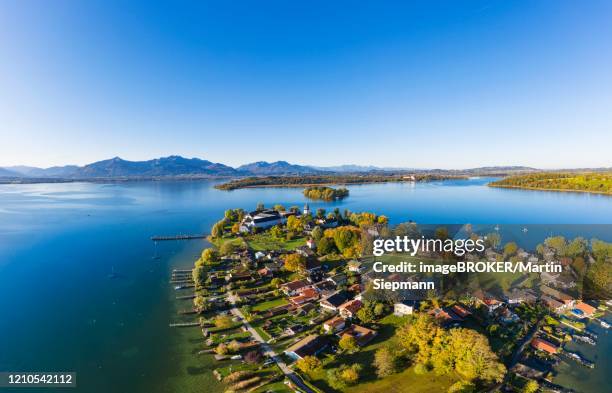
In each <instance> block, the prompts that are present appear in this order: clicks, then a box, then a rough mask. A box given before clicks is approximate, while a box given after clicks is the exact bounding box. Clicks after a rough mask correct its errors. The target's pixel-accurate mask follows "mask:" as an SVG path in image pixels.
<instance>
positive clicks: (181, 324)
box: [168, 322, 200, 327]
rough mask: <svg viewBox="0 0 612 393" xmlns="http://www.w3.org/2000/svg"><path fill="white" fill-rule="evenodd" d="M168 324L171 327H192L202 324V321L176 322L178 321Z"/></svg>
mask: <svg viewBox="0 0 612 393" xmlns="http://www.w3.org/2000/svg"><path fill="white" fill-rule="evenodd" d="M168 326H170V327H192V326H200V322H176V323H171V324H169V325H168Z"/></svg>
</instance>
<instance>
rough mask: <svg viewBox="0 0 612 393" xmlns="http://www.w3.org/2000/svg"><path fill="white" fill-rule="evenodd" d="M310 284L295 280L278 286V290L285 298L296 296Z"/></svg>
mask: <svg viewBox="0 0 612 393" xmlns="http://www.w3.org/2000/svg"><path fill="white" fill-rule="evenodd" d="M309 286H310V283H309V282H308V281H306V280H295V281H291V282H288V283H285V284H282V285H281V286H280V290H281V291H282V292H283V293H284V294H285V295H287V296H296V295H298V294H299V292H300V290H301V289H302V288H305V287H309Z"/></svg>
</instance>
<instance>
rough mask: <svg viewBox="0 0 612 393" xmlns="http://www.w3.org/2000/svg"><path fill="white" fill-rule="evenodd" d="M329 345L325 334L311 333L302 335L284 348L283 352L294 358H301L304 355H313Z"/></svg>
mask: <svg viewBox="0 0 612 393" xmlns="http://www.w3.org/2000/svg"><path fill="white" fill-rule="evenodd" d="M328 345H329V341H328V339H327V337H325V336H318V335H316V334H311V335H309V336H306V337H304V338H303V339H301V340H300V341H298V342H296V343H295V344H293V345H292V346H290V347H289V348H287V349H286V350H285V354H286V355H287V356H289V357H290V358H292V359H294V360H300V359H303V358H304V357H305V356H315V355H317V354H318V353H320V352H321V351H323V350H324V349H325V348H327V346H328Z"/></svg>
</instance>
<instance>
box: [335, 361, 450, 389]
mask: <svg viewBox="0 0 612 393" xmlns="http://www.w3.org/2000/svg"><path fill="white" fill-rule="evenodd" d="M456 381H457V379H455V378H452V377H450V376H439V375H435V374H433V373H427V374H424V375H417V374H415V373H414V370H413V368H412V367H410V368H408V369H406V370H405V371H403V372H401V373H398V374H393V375H391V376H388V377H386V378H383V379H377V380H375V381H372V382H366V383H360V384H358V385H356V386H352V387H350V388H348V389H346V390H345V392H346V393H379V392H385V393H440V392H446V391H447V390H448V388H449V387H450V386H451V385H452V384H453V383H455V382H456Z"/></svg>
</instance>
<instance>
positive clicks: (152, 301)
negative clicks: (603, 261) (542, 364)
mask: <svg viewBox="0 0 612 393" xmlns="http://www.w3.org/2000/svg"><path fill="white" fill-rule="evenodd" d="M490 180H491V179H471V180H469V181H446V182H434V183H426V184H416V185H410V184H378V185H362V186H351V187H349V189H350V196H349V197H348V198H347V199H346V200H345V201H342V202H336V203H312V202H309V203H310V205H311V207H312V208H314V209H316V208H318V207H324V208H326V209H327V210H328V211H329V210H333V208H335V207H339V208H340V209H341V210H344V209H345V208H348V209H350V210H353V211H362V210H369V211H374V212H376V213H378V214H385V215H387V216H389V218H390V219H391V222H392V223H398V222H402V221H407V220H414V221H416V222H420V223H468V222H469V223H474V224H478V223H480V224H500V225H504V224H612V198H610V197H606V196H601V195H588V194H578V193H555V192H539V191H521V190H508V189H499V188H488V187H487V186H486V183H487V182H488V181H490ZM213 185H214V183H213V182H204V181H203V182H139V183H137V182H134V183H123V184H93V183H67V184H33V185H0V310H1V312H2V314H1V316H0V338H1V341H0V370H3V371H9V370H10V371H76V372H77V374H78V376H77V383H78V387H77V389H65V391H68V392H77V391H78V392H111V391H116V392H168V391H179V390H178V388H177V386H180V391H181V392H183V391H185V392H186V391H207V392H215V391H218V390H219V389H220V387H219V386H218V385H217V384H216V383H215V382H214V380H213V379H212V378H211V377H210V372H209V368H210V367H211V365H210V363H206V361H204V360H202V364H200V365H198V359H197V358H196V357H195V356H196V355H191V352H192V351H193V350H194V349H195V348H197V344H198V342H197V341H195V339H192V338H190V339H189V340H191V341H190V342H189V344H190V347H187V348H184V347H180V345H181V344H180V339H181V337H182V335H184V334H185V333H183V332H177V329H174V330H173V329H170V328H168V323H169V322H171V321H172V320H173V319H175V317H176V313H175V310H176V307H177V306H176V304H175V303H176V302H175V301H174V297H175V296H176V293H175V292H174V291H173V290H172V288H171V286H170V284H169V283H168V278H169V272H170V271H171V270H172V269H173V268H175V267H183V268H188V267H190V266H191V265H192V264H193V261H194V259H195V256H196V255H197V254H199V252H200V251H201V249H202V248H203V247H205V246H206V243H205V242H204V241H201V240H198V241H181V242H162V243H159V244H158V245H157V246H154V244H153V242H151V241H150V240H149V238H150V236H152V235H160V234H177V233H205V232H208V230H209V228H210V227H211V225H212V224H213V222H215V221H216V220H218V219H219V218H220V217H221V216H222V214H223V212H224V210H226V209H228V208H235V207H242V208H244V209H253V208H254V207H255V206H256V204H257V203H258V202H263V203H265V204H266V205H268V206H271V205H273V204H276V203H281V204H283V205H285V206H287V207H289V206H292V205H299V206H303V204H304V203H305V202H306V201H305V199H304V197H303V196H302V193H301V189H292V188H268V189H245V190H235V191H231V192H225V191H218V190H215V189H214V188H213ZM608 235H609V234H608ZM608 240H612V239H608ZM154 256H156V257H159V258H153V257H154ZM609 336H610V334H606V333H604V332H603V331H602V332H601V337H600V342H599V345H598V346H597V347H596V348H592V349H590V348H589V350H592V351H593V353H592V356H590V358H591V359H592V360H596V361H597V368H596V369H595V370H585V369H577V371H575V372H568V373H567V374H566V375H564V376H563V383H564V384H567V385H572V387H575V388H576V389H578V390H579V391H583V392H599V391H601V388H602V387H604V386H607V381H609V379H608V376H609V375H610V374H611V373H612V368H611V366H610V365H611V364H612V362H609V361H598V360H603V359H606V360H608V359H609V356H610V355H609V354H610V351H611V350H612V340H610V337H609ZM177 348H182V349H180V350H179V349H177ZM584 350H585V351H586V350H587V349H584ZM585 354H587V355H588V353H586V352H585ZM187 356H189V357H190V361H191V362H192V364H191V365H189V366H185V364H184V363H183V360H184V359H185V358H186V357H187ZM607 358H608V359H607ZM194 362H195V363H194ZM575 368H576V367H574V368H573V369H575ZM184 375H189V376H191V377H192V378H193V381H195V382H194V385H193V386H188V385H184V384H183V385H181V384H182V382H181V378H182V377H183V376H184ZM183 379H184V378H183ZM560 381H561V380H560ZM203 383H204V385H202V384H203ZM202 389H204V390H202ZM55 391H57V390H55Z"/></svg>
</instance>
